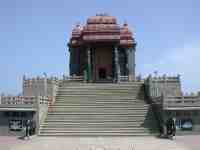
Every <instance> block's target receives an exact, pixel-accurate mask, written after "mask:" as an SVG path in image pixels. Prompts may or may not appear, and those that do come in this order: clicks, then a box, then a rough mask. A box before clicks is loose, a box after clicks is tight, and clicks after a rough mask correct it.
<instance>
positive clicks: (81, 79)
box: [63, 75, 84, 81]
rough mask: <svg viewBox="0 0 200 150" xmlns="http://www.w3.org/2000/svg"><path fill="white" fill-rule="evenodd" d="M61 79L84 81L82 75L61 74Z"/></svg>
mask: <svg viewBox="0 0 200 150" xmlns="http://www.w3.org/2000/svg"><path fill="white" fill-rule="evenodd" d="M63 81H84V76H75V75H74V76H66V75H63Z"/></svg>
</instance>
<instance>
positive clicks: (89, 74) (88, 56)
mask: <svg viewBox="0 0 200 150" xmlns="http://www.w3.org/2000/svg"><path fill="white" fill-rule="evenodd" d="M91 73H92V68H91V49H90V48H89V47H88V49H87V81H88V82H91V76H92V75H91Z"/></svg>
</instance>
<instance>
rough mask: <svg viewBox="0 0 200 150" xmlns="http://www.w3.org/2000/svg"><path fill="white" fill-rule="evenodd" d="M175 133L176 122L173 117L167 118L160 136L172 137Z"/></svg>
mask: <svg viewBox="0 0 200 150" xmlns="http://www.w3.org/2000/svg"><path fill="white" fill-rule="evenodd" d="M175 135H176V123H175V118H169V119H168V120H167V121H166V123H165V124H164V127H163V131H162V135H161V136H162V137H167V138H170V139H173V137H174V136H175Z"/></svg>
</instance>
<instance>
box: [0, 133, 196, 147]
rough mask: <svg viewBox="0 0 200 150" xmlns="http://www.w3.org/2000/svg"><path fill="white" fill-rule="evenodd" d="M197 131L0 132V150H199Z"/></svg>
mask: <svg viewBox="0 0 200 150" xmlns="http://www.w3.org/2000/svg"><path fill="white" fill-rule="evenodd" d="M199 142H200V135H196V136H178V137H176V139H175V140H173V141H172V140H168V139H158V138H155V137H112V138H111V137H32V138H31V139H30V140H26V141H24V140H21V139H18V138H16V137H5V136H0V150H37V149H38V150H40V149H41V150H147V149H148V150H200V143H199Z"/></svg>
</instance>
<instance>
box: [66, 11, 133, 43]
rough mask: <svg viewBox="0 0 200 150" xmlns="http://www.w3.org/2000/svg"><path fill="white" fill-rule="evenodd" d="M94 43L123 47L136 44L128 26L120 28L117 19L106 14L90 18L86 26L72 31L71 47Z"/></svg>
mask: <svg viewBox="0 0 200 150" xmlns="http://www.w3.org/2000/svg"><path fill="white" fill-rule="evenodd" d="M93 42H118V43H119V44H120V45H123V46H132V45H133V44H135V41H134V38H133V33H132V32H131V31H130V29H129V27H128V24H127V23H125V24H124V25H123V26H122V27H120V26H119V25H118V24H117V19H116V18H115V17H113V16H109V15H106V14H100V15H96V16H92V17H89V18H88V19H87V22H86V25H84V26H81V25H79V24H78V25H76V26H75V27H74V29H73V30H72V35H71V38H70V43H69V45H71V46H81V45H84V43H93Z"/></svg>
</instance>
